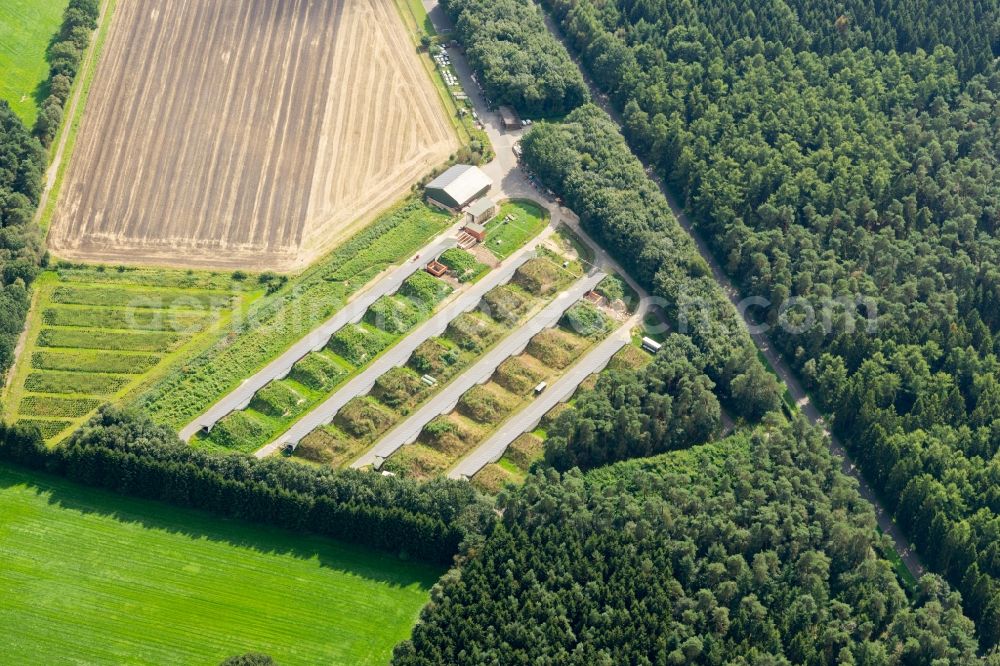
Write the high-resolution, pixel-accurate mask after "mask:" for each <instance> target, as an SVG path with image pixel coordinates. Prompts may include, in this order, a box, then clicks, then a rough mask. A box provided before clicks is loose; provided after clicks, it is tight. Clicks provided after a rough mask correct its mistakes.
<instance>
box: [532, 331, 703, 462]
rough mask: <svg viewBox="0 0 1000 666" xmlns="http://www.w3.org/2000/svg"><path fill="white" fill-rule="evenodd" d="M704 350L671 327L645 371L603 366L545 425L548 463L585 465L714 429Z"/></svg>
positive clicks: (662, 447)
mask: <svg viewBox="0 0 1000 666" xmlns="http://www.w3.org/2000/svg"><path fill="white" fill-rule="evenodd" d="M714 388H715V384H714V383H713V382H712V380H711V379H709V378H708V376H707V375H706V374H705V357H704V354H702V353H701V352H700V351H699V350H698V349H697V348H696V347H695V346H694V344H693V343H692V342H691V341H690V339H688V338H686V337H684V336H682V335H677V334H673V335H671V336H670V337H669V338H668V339H667V340H666V341H665V342H664V343H663V346H662V348H661V349H660V351H659V353H658V354H657V355H656V358H655V359H653V361H652V363H650V364H649V365H648V366H646V367H645V368H644V369H643V372H642V374H638V373H636V372H634V371H632V370H607V371H605V372H603V373H601V375H600V377H599V378H598V380H597V384H596V385H595V386H594V389H593V390H591V391H586V392H584V393H582V394H581V395H580V396H578V397H577V399H576V400H575V401H574V405H573V409H570V410H566V411H565V412H563V413H562V414H560V415H559V417H558V418H557V419H556V421H555V423H553V424H552V426H551V427H549V428H548V432H547V435H548V436H547V438H546V441H545V463H546V464H547V465H550V466H552V467H553V468H555V469H557V470H559V471H567V470H569V469H572V468H574V467H578V468H580V469H583V470H588V469H592V468H595V467H600V466H602V465H607V464H609V463H612V462H616V461H619V460H629V459H631V458H644V457H648V456H652V455H655V454H657V453H663V452H664V451H670V450H673V449H682V448H688V447H690V446H692V445H694V444H701V443H703V442H708V441H711V440H712V439H713V437H714V436H716V435H718V433H719V430H720V426H721V424H722V418H721V417H722V414H721V408H720V407H719V401H718V400H717V399H716V397H715V393H714Z"/></svg>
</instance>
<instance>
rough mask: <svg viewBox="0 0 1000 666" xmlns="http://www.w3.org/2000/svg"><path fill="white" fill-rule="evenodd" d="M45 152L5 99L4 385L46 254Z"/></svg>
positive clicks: (0, 351) (0, 222)
mask: <svg viewBox="0 0 1000 666" xmlns="http://www.w3.org/2000/svg"><path fill="white" fill-rule="evenodd" d="M45 162H46V157H45V151H44V150H43V149H42V146H41V144H39V143H38V140H37V139H35V138H34V137H33V136H31V133H30V132H29V131H28V129H27V128H26V127H25V126H24V124H23V123H22V122H21V119H20V118H18V117H17V115H15V113H14V112H13V111H12V110H11V108H10V106H9V105H8V104H7V102H6V101H4V100H0V384H2V380H3V378H4V377H5V376H6V372H7V370H8V369H9V368H10V366H11V364H12V363H13V362H14V349H15V347H16V346H17V339H18V337H19V336H20V334H21V331H22V329H23V328H24V320H25V318H26V317H27V316H28V309H29V307H30V306H31V294H30V289H31V284H32V282H34V280H35V278H36V277H37V276H38V272H39V270H40V268H39V265H40V264H41V263H43V261H44V259H45V250H44V246H43V243H42V238H41V232H40V230H39V229H38V227H37V226H36V225H35V224H33V219H34V214H35V208H36V207H37V206H38V198H39V197H40V196H41V192H42V174H43V172H44V170H45Z"/></svg>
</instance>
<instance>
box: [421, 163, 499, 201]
mask: <svg viewBox="0 0 1000 666" xmlns="http://www.w3.org/2000/svg"><path fill="white" fill-rule="evenodd" d="M492 185H493V181H491V180H490V177H489V176H487V175H486V174H485V173H483V171H482V169H480V168H479V167H475V166H472V165H471V164H456V165H455V166H453V167H451V168H450V169H448V170H447V171H445V172H444V173H443V174H441V175H440V176H438V177H437V178H435V179H434V180H432V181H431V182H429V183H427V188H426V190H425V191H426V194H427V199H428V201H430V202H431V203H433V204H436V205H438V206H441V207H443V208H447V209H448V210H451V211H459V210H461V209H463V208H465V207H466V206H467V205H469V203H471V202H473V201H475V200H476V199H478V198H479V197H481V196H483V195H484V194H486V193H487V192H489V190H490V187H492Z"/></svg>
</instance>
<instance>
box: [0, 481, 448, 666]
mask: <svg viewBox="0 0 1000 666" xmlns="http://www.w3.org/2000/svg"><path fill="white" fill-rule="evenodd" d="M0 505H2V506H3V507H4V510H3V516H4V521H3V534H4V538H3V539H0V558H2V560H3V562H4V566H3V567H0V598H2V599H3V603H2V604H0V621H2V622H3V625H4V627H5V629H4V661H6V662H7V663H24V664H28V663H49V664H55V663H70V662H73V663H119V664H123V663H157V664H168V663H170V664H177V663H187V664H195V663H199V664H202V663H203V664H217V663H219V662H220V661H222V660H223V659H224V658H226V657H228V656H231V655H233V654H237V653H243V652H247V651H259V652H264V653H267V654H270V655H271V656H272V657H274V658H275V660H276V661H277V662H278V663H280V664H283V665H294V664H320V663H325V664H333V663H341V664H347V663H350V664H384V663H387V662H388V660H389V657H390V655H391V652H392V647H393V645H394V644H395V643H397V642H398V641H400V640H402V639H403V638H406V637H407V636H408V635H409V633H410V629H411V627H412V626H413V624H414V623H415V621H416V619H417V614H418V612H419V610H420V607H421V606H422V605H423V604H424V603H425V602H426V601H427V600H428V598H429V588H430V586H431V585H432V584H433V583H434V581H435V580H436V578H437V577H438V575H439V574H440V573H441V572H440V570H438V569H435V568H433V567H429V566H426V565H422V564H415V563H410V562H403V561H400V560H398V559H396V558H394V557H392V556H388V555H384V554H381V553H377V552H374V551H369V550H366V549H362V548H357V547H354V546H351V545H348V544H342V543H338V542H335V541H331V540H328V539H322V538H318V537H309V536H303V535H300V534H292V533H287V532H283V531H280V530H276V529H268V528H263V527H257V526H250V525H246V524H242V523H239V522H236V521H229V520H220V519H218V518H215V517H212V516H209V515H207V514H203V513H200V512H196V511H190V510H183V509H177V508H174V507H169V506H166V505H162V504H158V503H155V502H147V501H143V500H136V499H131V498H126V497H122V496H119V495H112V494H109V493H105V492H102V491H98V490H94V489H90V488H85V487H82V486H77V485H75V484H72V483H69V482H66V481H64V480H61V479H55V478H53V477H47V476H44V475H39V474H35V473H29V472H25V471H22V470H18V469H15V468H11V467H6V466H0Z"/></svg>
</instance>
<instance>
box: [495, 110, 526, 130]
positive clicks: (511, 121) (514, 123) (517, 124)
mask: <svg viewBox="0 0 1000 666" xmlns="http://www.w3.org/2000/svg"><path fill="white" fill-rule="evenodd" d="M497 111H498V112H499V113H500V124H501V125H503V128H504V129H506V130H512V129H521V119H520V118H518V117H517V111H515V110H514V109H513V108H511V107H509V106H501V107H500V108H499V109H497Z"/></svg>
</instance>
